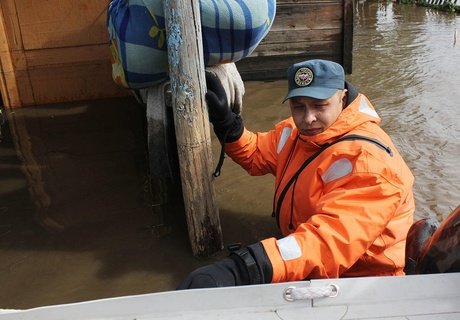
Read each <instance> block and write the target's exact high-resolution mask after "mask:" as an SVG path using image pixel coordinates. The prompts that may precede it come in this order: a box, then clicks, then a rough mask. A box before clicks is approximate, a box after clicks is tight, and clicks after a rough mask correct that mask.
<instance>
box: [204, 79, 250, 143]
mask: <svg viewBox="0 0 460 320" xmlns="http://www.w3.org/2000/svg"><path fill="white" fill-rule="evenodd" d="M206 85H207V92H206V96H205V97H206V102H207V104H208V113H209V120H210V121H211V122H212V124H213V127H214V133H215V134H216V136H217V138H218V139H219V140H220V141H221V142H233V141H236V140H238V139H239V138H240V137H241V135H242V134H243V130H244V126H243V120H242V119H241V117H240V116H239V115H237V114H235V113H233V112H232V110H231V109H230V106H229V104H228V101H227V94H226V93H225V89H224V87H223V86H222V83H221V82H220V80H219V78H218V77H217V76H216V75H215V74H214V73H212V72H209V71H207V72H206Z"/></svg>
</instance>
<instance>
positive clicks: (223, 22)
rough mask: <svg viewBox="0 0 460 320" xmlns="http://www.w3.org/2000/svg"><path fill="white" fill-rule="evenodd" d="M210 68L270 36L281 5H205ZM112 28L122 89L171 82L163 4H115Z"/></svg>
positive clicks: (117, 0) (125, 0)
mask: <svg viewBox="0 0 460 320" xmlns="http://www.w3.org/2000/svg"><path fill="white" fill-rule="evenodd" d="M200 10H201V25H202V36H203V52H204V62H205V65H206V66H212V65H216V64H221V63H228V62H236V61H238V60H241V59H243V58H245V57H247V56H249V55H250V54H251V53H252V52H253V51H254V50H255V48H256V47H257V45H258V44H259V43H260V41H262V39H263V38H264V37H265V36H266V35H267V33H268V31H269V30H270V28H271V26H272V23H273V19H274V18H275V11H276V0H200ZM107 18H108V19H107V28H108V31H109V35H110V49H111V52H112V57H113V60H112V76H113V78H114V81H115V82H116V83H117V84H119V85H120V86H123V87H126V88H131V89H142V88H147V87H150V86H152V85H155V84H157V83H159V82H161V81H163V80H165V79H167V77H168V71H169V66H168V55H167V43H166V41H167V37H166V31H165V18H164V10H163V0H112V1H111V2H110V4H109V7H108V17H107Z"/></svg>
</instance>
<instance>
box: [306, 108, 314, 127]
mask: <svg viewBox="0 0 460 320" xmlns="http://www.w3.org/2000/svg"><path fill="white" fill-rule="evenodd" d="M304 120H305V122H306V123H307V124H311V123H313V122H314V121H316V115H315V113H314V112H312V111H311V110H308V108H305V115H304Z"/></svg>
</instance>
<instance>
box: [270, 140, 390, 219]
mask: <svg viewBox="0 0 460 320" xmlns="http://www.w3.org/2000/svg"><path fill="white" fill-rule="evenodd" d="M354 140H363V141H368V142H371V143H374V144H375V145H376V146H377V147H379V148H381V149H383V150H385V151H386V152H387V153H388V154H389V155H390V156H393V151H391V148H390V147H389V146H386V145H384V144H383V143H382V142H380V141H379V140H377V139H374V138H370V137H366V136H362V135H359V134H350V135H347V136H343V137H341V138H339V139H337V140H335V141H333V142H331V143H326V144H324V145H322V146H321V148H320V149H319V150H318V151H316V152H315V153H314V154H313V155H312V156H311V157H310V158H308V159H307V160H305V162H304V163H302V165H301V166H300V168H299V169H298V170H297V171H296V173H295V174H294V175H293V176H292V177H291V179H290V180H289V181H288V183H286V185H285V186H284V188H283V190H282V191H281V193H280V196H279V198H278V202H277V203H276V210H275V211H274V212H273V215H274V216H276V217H277V219H279V217H278V215H279V210H280V208H281V204H282V203H283V200H284V197H285V196H286V193H287V192H288V190H289V188H290V187H291V185H292V184H293V183H294V181H296V180H297V178H298V177H299V175H300V174H301V173H302V171H303V170H304V169H305V168H306V167H307V166H308V165H309V164H310V162H312V161H313V160H314V159H315V158H316V157H318V156H319V155H320V154H321V152H323V151H324V150H326V149H327V148H329V147H330V146H332V145H334V144H336V143H339V142H341V141H354ZM275 196H276V194H275ZM278 221H279V220H278ZM278 224H279V223H278Z"/></svg>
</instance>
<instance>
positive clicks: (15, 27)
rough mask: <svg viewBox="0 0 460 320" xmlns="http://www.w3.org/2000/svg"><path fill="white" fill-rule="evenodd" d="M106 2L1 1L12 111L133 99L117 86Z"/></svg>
mask: <svg viewBox="0 0 460 320" xmlns="http://www.w3.org/2000/svg"><path fill="white" fill-rule="evenodd" d="M106 11H107V1H106V0H97V1H96V0H79V1H76V2H74V1H63V0H47V1H30V0H1V1H0V62H1V65H0V67H1V68H0V76H1V84H2V86H1V93H2V98H3V102H4V104H5V106H6V107H12V108H13V107H19V106H27V105H36V104H45V103H54V102H67V101H78V100H86V99H97V98H107V97H114V96H122V95H127V94H128V93H129V92H128V91H127V90H123V89H122V88H120V87H118V86H117V85H116V84H115V83H114V81H113V80H112V67H111V54H110V50H109V46H108V39H109V36H108V32H107V28H106V19H107V14H106Z"/></svg>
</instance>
